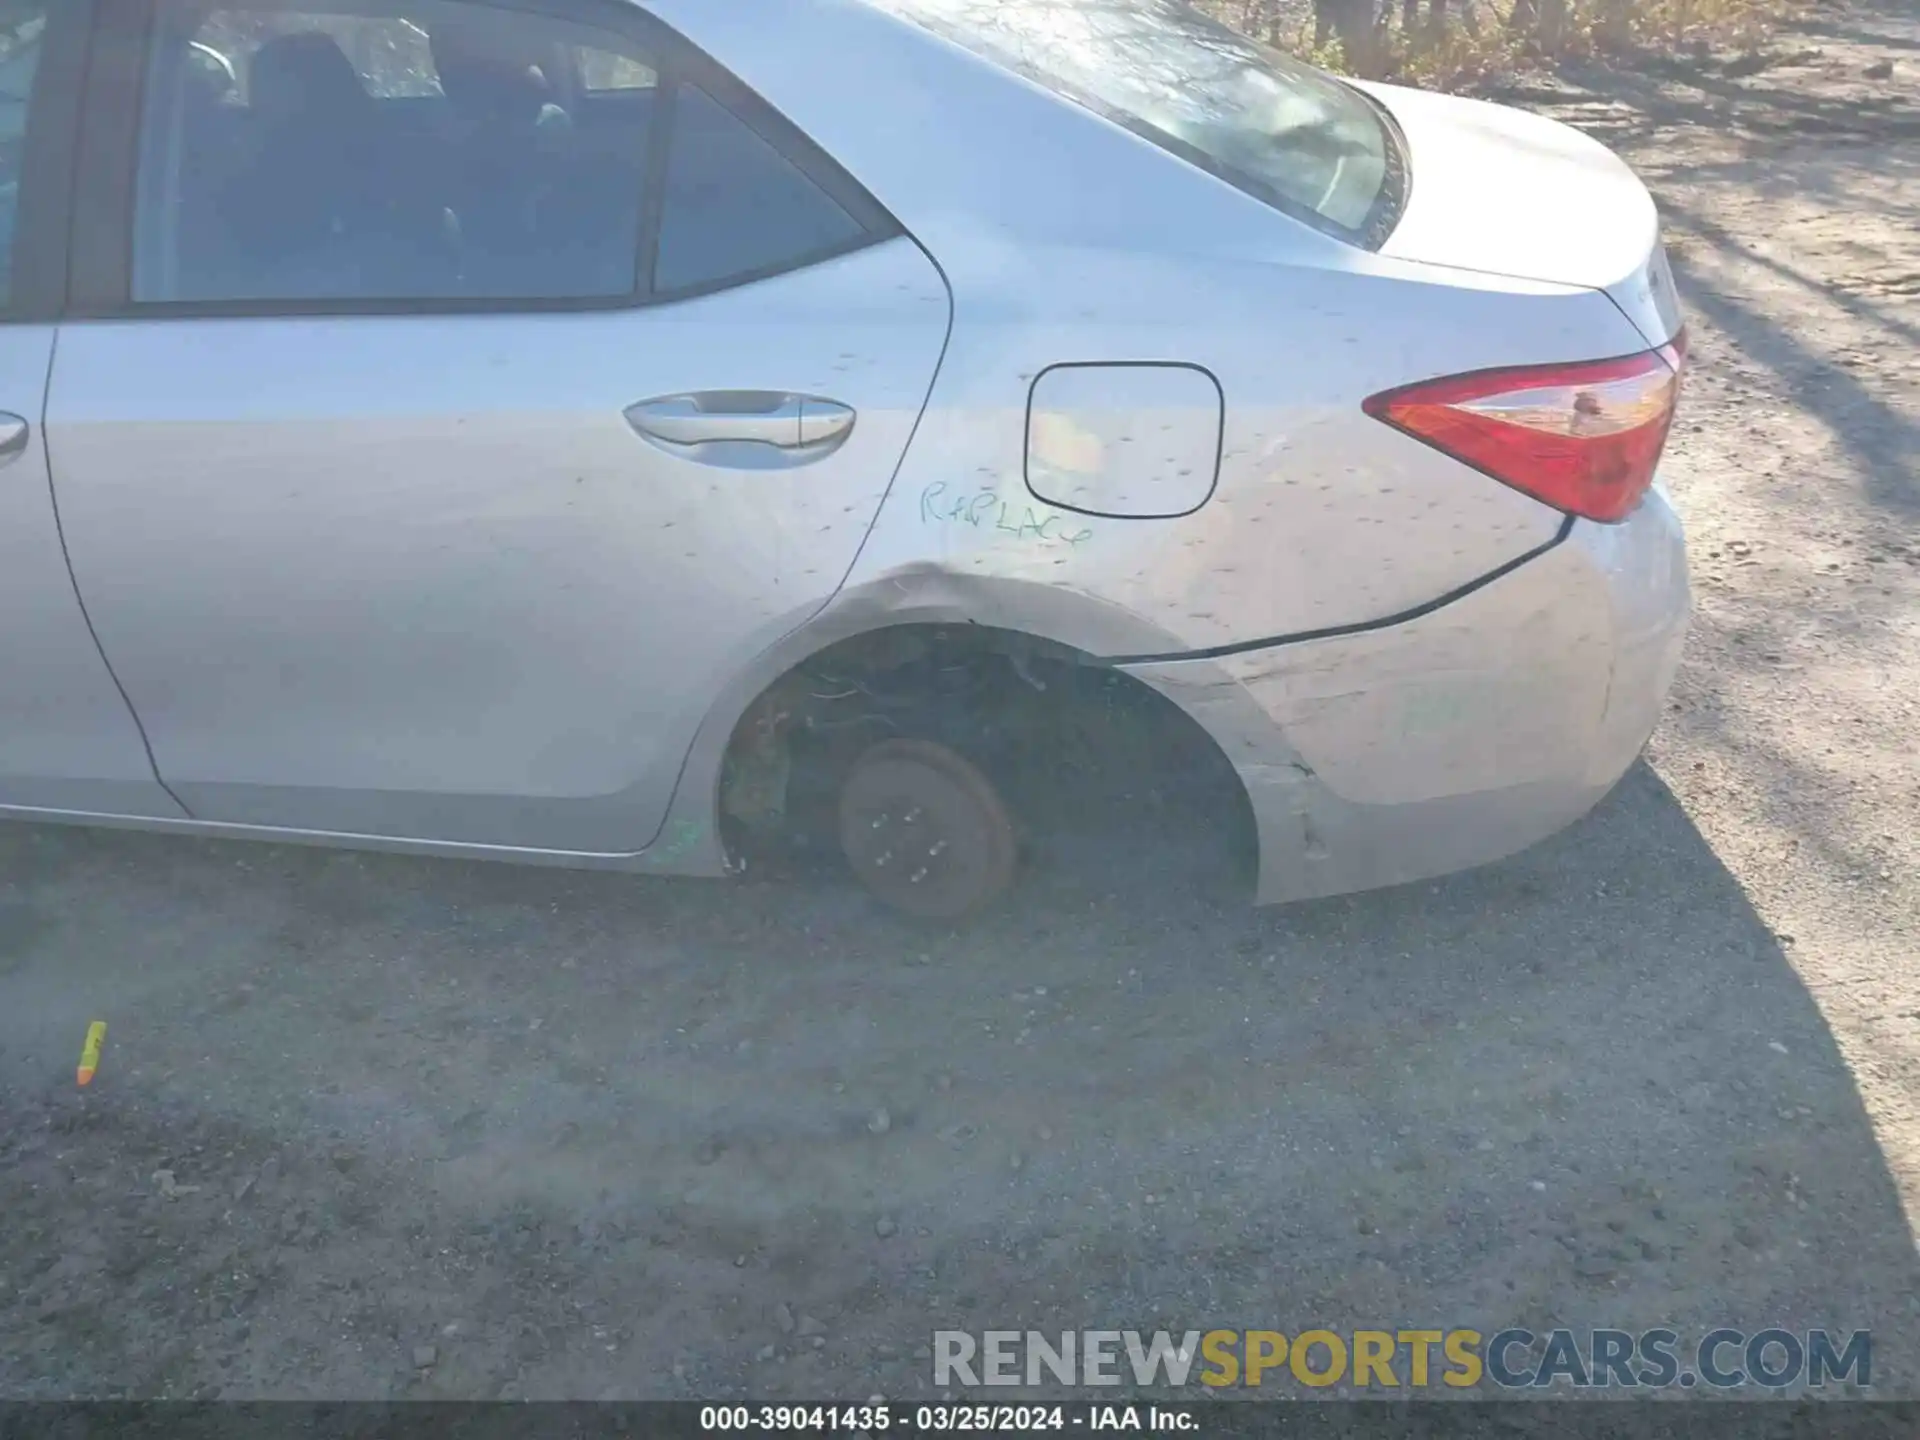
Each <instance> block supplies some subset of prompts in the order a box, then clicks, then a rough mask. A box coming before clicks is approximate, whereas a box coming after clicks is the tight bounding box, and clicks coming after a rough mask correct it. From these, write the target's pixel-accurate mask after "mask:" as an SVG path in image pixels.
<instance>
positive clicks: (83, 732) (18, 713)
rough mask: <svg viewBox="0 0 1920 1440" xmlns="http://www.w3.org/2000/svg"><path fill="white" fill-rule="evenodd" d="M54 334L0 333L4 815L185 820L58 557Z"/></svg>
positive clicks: (0, 762) (31, 329) (36, 330)
mask: <svg viewBox="0 0 1920 1440" xmlns="http://www.w3.org/2000/svg"><path fill="white" fill-rule="evenodd" d="M53 347H54V332H53V329H52V328H51V327H50V326H31V325H21V326H8V327H6V328H4V329H0V412H4V423H5V424H6V426H7V429H8V432H9V436H10V437H11V436H12V435H16V434H18V433H19V428H20V427H19V426H17V425H16V423H15V422H23V423H24V429H25V432H26V434H25V439H24V442H23V443H17V444H16V445H14V446H10V447H9V449H8V452H7V453H6V455H5V456H4V457H3V458H0V806H4V807H19V808H27V809H44V810H59V811H71V812H78V813H89V814H104V815H131V816H146V817H158V816H170V817H174V818H179V816H180V815H181V810H180V807H179V806H178V805H176V804H175V803H174V802H173V800H172V798H171V797H170V796H168V794H167V792H166V791H165V790H163V789H162V788H161V787H160V785H159V784H158V782H156V781H155V779H154V774H153V766H152V765H151V763H150V762H149V761H148V759H147V752H146V748H145V746H144V745H143V744H142V743H141V739H140V731H139V728H138V727H137V726H136V725H135V724H134V720H133V716H132V714H131V713H130V712H129V711H128V709H127V705H126V701H125V700H123V699H122V698H121V696H120V692H119V691H118V690H117V689H116V688H115V687H114V682H113V676H112V675H111V674H109V673H108V671H107V667H106V665H105V664H104V663H102V661H101V658H100V651H99V649H98V648H97V647H96V646H95V645H94V642H93V636H92V635H91V634H90V633H89V632H88V630H87V619H86V616H85V614H84V613H83V612H82V610H81V608H80V604H79V601H78V599H77V598H76V597H75V594H74V588H73V580H72V578H71V576H69V575H68V573H67V564H66V560H65V557H64V556H63V555H62V553H61V546H60V526H59V520H58V517H57V516H56V514H55V512H54V507H53V494H52V491H51V489H50V487H49V485H48V477H47V461H46V447H45V445H44V444H43V442H42V436H41V433H40V415H41V410H42V408H43V407H42V398H43V396H44V394H45V391H46V384H47V370H48V365H49V363H50V361H51V360H52V357H53Z"/></svg>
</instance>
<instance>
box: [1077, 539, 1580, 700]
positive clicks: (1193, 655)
mask: <svg viewBox="0 0 1920 1440" xmlns="http://www.w3.org/2000/svg"><path fill="white" fill-rule="evenodd" d="M1576 518H1577V517H1576V516H1572V515H1568V516H1567V517H1565V518H1564V519H1563V520H1561V522H1560V528H1559V529H1558V530H1557V531H1555V532H1554V536H1553V538H1552V539H1551V540H1549V541H1547V543H1546V544H1544V545H1539V546H1535V547H1534V548H1533V549H1531V550H1529V551H1527V553H1526V554H1524V555H1520V556H1516V557H1515V558H1514V559H1512V560H1509V561H1507V563H1506V564H1504V565H1502V566H1500V567H1498V568H1497V569H1493V570H1489V571H1488V572H1487V573H1486V574H1484V575H1482V576H1481V577H1480V578H1479V579H1478V580H1470V581H1468V582H1467V583H1466V584H1465V585H1462V586H1461V587H1460V588H1459V589H1458V590H1449V591H1448V592H1447V593H1446V594H1444V595H1442V596H1440V597H1439V598H1438V599H1436V600H1429V601H1427V603H1426V604H1424V605H1416V606H1414V607H1413V608H1412V609H1411V610H1402V611H1401V612H1400V613H1399V614H1398V615H1388V616H1386V617H1385V618H1384V619H1380V620H1358V621H1355V622H1354V623H1353V624H1351V625H1330V626H1328V627H1327V628H1326V629H1324V630H1302V631H1300V632H1298V633H1297V634H1293V635H1274V636H1270V637H1268V638H1267V639H1265V640H1242V641H1240V642H1238V643H1237V644H1233V645H1213V646H1209V647H1208V648H1207V649H1205V650H1180V651H1175V652H1174V653H1172V654H1168V655H1114V656H1108V657H1106V658H1104V659H1102V660H1099V661H1096V662H1095V663H1096V664H1100V665H1112V666H1121V665H1165V664H1169V663H1171V662H1173V661H1176V660H1219V659H1222V658H1224V657H1225V656H1228V655H1244V654H1246V653H1247V652H1248V651H1249V650H1278V649H1279V648H1280V647H1281V646H1282V645H1304V644H1305V643H1306V642H1307V641H1309V640H1334V639H1338V638H1339V637H1341V636H1343V635H1365V634H1366V633H1367V632H1368V631H1371V630H1390V629H1392V628H1393V627H1394V626H1395V625H1405V624H1407V623H1408V622H1409V621H1412V620H1419V619H1421V618H1423V617H1424V616H1428V615H1431V614H1433V612H1434V611H1436V610H1444V609H1445V608H1446V607H1447V606H1449V605H1451V604H1453V602H1454V601H1456V600H1464V599H1466V598H1467V596H1469V595H1471V594H1473V592H1474V591H1476V590H1484V589H1485V588H1486V587H1487V586H1489V585H1491V584H1493V582H1494V581H1496V580H1498V579H1501V578H1502V577H1503V576H1507V575H1511V574H1512V573H1513V572H1514V571H1516V570H1518V569H1519V568H1520V567H1521V566H1522V565H1526V564H1529V563H1531V562H1532V561H1535V560H1538V559H1539V558H1540V557H1541V556H1542V555H1544V554H1546V553H1547V552H1548V551H1549V550H1551V549H1553V548H1554V547H1555V546H1557V545H1559V544H1560V543H1561V542H1562V541H1563V540H1565V539H1566V538H1567V536H1569V535H1571V534H1572V533H1573V522H1574V520H1575V519H1576Z"/></svg>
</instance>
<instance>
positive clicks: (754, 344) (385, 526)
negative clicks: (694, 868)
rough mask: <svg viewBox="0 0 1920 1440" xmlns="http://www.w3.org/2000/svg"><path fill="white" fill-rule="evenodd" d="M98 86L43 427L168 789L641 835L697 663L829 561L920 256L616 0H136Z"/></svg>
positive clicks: (222, 813)
mask: <svg viewBox="0 0 1920 1440" xmlns="http://www.w3.org/2000/svg"><path fill="white" fill-rule="evenodd" d="M103 3H104V0H103ZM195 47H200V48H198V49H196V48H195ZM206 49H212V50H214V51H216V52H218V54H219V55H220V56H221V57H223V58H224V60H225V61H226V62H227V63H228V64H229V65H230V66H231V68H232V71H233V74H234V82H233V83H232V84H230V85H229V84H227V83H226V82H225V81H223V80H222V78H221V76H222V74H223V73H224V72H223V71H222V69H221V67H220V66H219V65H217V64H214V65H210V64H208V63H207V61H206V59H205V57H204V53H203V52H204V50H206ZM93 87H94V88H93V89H92V91H90V94H89V105H90V107H93V113H94V115H95V117H96V118H95V122H94V123H93V124H91V125H90V127H89V137H90V148H89V151H88V154H87V156H86V162H85V163H86V166H87V173H88V175H89V176H90V177H91V178H92V180H93V187H92V189H90V191H89V193H88V194H87V195H85V196H83V197H82V204H83V211H82V214H81V217H80V219H81V228H82V234H83V235H85V236H91V237H95V238H93V239H92V240H91V241H83V244H82V247H81V253H80V255H79V256H78V258H77V260H76V267H77V273H76V277H75V289H76V295H75V304H76V307H77V308H79V309H80V310H81V312H82V314H83V315H84V316H85V317H86V318H82V319H76V320H75V321H74V322H72V323H70V324H69V325H68V326H67V327H66V328H65V330H64V331H63V333H62V336H61V341H60V355H59V359H58V362H57V365H56V367H55V370H54V376H53V383H52V394H51V399H50V403H49V408H48V413H47V433H48V439H49V443H50V445H51V450H52V455H53V465H54V472H55V475H56V478H57V485H58V493H59V498H60V505H61V513H62V517H63V520H64V522H65V527H66V535H67V543H68V547H69V550H70V553H71V557H72V561H73V567H74V574H75V577H76V580H77V583H78V586H79V589H80V592H81V594H82V595H83V596H84V597H85V599H86V602H87V605H88V608H89V611H90V613H91V614H92V616H93V620H94V625H95V628H96V629H97V631H98V634H99V637H100V643H101V646H102V648H103V650H104V652H105V654H106V656H107V658H108V660H109V661H110V662H111V663H112V665H113V667H114V670H115V672H116V673H117V675H118V676H119V678H120V681H121V683H122V684H123V685H124V686H125V688H126V691H127V693H128V695H129V696H130V697H131V700H132V703H133V706H134V708H135V710H136V711H137V712H138V714H139V716H140V718H141V720H142V722H143V724H144V725H145V728H146V731H147V735H148V737H149V739H150V741H151V744H152V747H153V753H154V757H155V760H156V763H157V765H158V767H159V770H160V773H161V775H162V776H163V777H164V778H165V780H166V781H167V783H168V785H169V787H170V788H171V789H172V790H173V791H174V793H176V794H177V795H179V797H180V798H181V800H182V802H183V803H184V804H185V805H187V807H188V808H189V809H190V810H191V811H192V812H193V814H194V815H195V816H196V817H198V818H201V819H205V820H213V821H223V822H232V823H242V824H254V825H266V826H275V827H288V828H295V829H302V830H316V831H327V832H343V833H349V834H364V835H375V836H399V837H410V838H416V839H426V840H436V841H443V842H459V843H467V844H478V845H496V846H510V847H516V848H534V849H544V850H556V851H580V852H602V853H604V852H627V851H633V850H637V849H640V848H642V847H644V846H645V845H646V844H647V843H648V841H649V840H650V839H651V838H652V837H653V835H654V833H655V831H656V830H657V828H658V824H659V822H660V819H661V817H662V815H663V813H664V810H665V807H666V804H667V801H668V799H669V798H670V795H671V791H672V789H673V785H674V782H675V779H676V777H677V774H678V770H679V767H680V763H681V761H682V759H683V757H684V755H685V753H686V749H687V746H688V745H689V743H690V742H691V738H692V734H693V731H694V729H695V727H696V726H697V724H698V721H699V719H700V717H701V715H702V713H703V712H704V710H705V708H706V705H707V704H708V702H709V701H710V700H711V699H712V697H713V695H714V692H715V690H716V688H717V687H718V685H719V684H720V683H721V681H722V679H723V677H725V676H726V675H728V674H729V673H730V672H731V671H732V670H733V669H734V668H735V667H737V666H738V665H740V664H741V663H742V662H743V661H744V660H745V659H746V658H748V657H749V656H750V655H752V654H753V653H754V652H756V651H757V650H759V649H760V648H762V647H763V646H764V645H766V644H768V643H770V642H771V641H772V640H774V639H776V638H777V637H778V636H779V635H781V634H783V633H785V632H786V631H787V630H789V629H790V628H792V627H793V626H795V625H796V624H798V623H800V622H802V621H803V620H805V619H806V618H807V617H808V616H810V615H811V614H813V613H814V612H816V611H817V610H818V609H819V608H820V607H821V606H822V605H824V604H825V603H826V601H827V600H828V599H829V598H831V596H832V595H833V593H834V591H835V590H836V588H837V587H838V586H839V584H840V582H841V579H842V578H843V576H844V575H845V574H846V572H847V570H848V568H849V566H850V565H851V563H852V561H853V559H854V557H855V555H856V553H857V551H858V549H859V547H860V544H861V542H862V540H863V539H864V537H865V535H866V532H867V529H868V527H869V525H870V523H871V521H872V519H873V516H874V515H875V513H876V511H877V510H878V508H879V505H880V502H881V500H882V499H883V498H884V496H885V493H886V491H887V488H888V485H889V484H890V482H891V479H892V476H893V472H894V469H895V467H896V466H897V464H898V462H899V460H900V458H901V455H902V453H903V451H904V449H905V446H906V443H907V439H908V436H909V434H910V433H911V430H912V427H913V425H914V423H915V421H916V420H917V418H918V415H919V412H920V409H921V407H922V404H923V403H924V400H925V397H926V394H927V391H928V389H929V387H930V386H931V384H932V380H933V374H934V370H935V367H936V365H937V362H938V358H939V355H940V351H941V347H942V345H943V343H944V340H945V334H946V327H947V320H948V308H949V307H948V299H947V294H946V290H945V287H944V284H943V283H942V281H941V279H940V277H939V275H938V272H937V271H936V270H935V269H934V267H933V266H932V264H931V263H930V262H929V261H928V259H927V258H926V257H925V255H924V254H923V253H922V252H921V251H920V250H919V249H918V247H917V246H915V245H914V244H913V243H912V242H911V241H910V240H908V239H906V238H904V237H903V236H901V235H900V234H899V233H898V231H897V228H896V227H895V226H894V225H893V224H892V222H891V221H890V220H889V219H888V217H887V216H886V215H885V214H884V212H882V211H881V210H880V209H879V207H878V206H877V205H876V204H875V203H874V202H873V201H872V200H871V198H870V197H868V196H866V195H865V194H864V193H863V192H861V191H860V190H859V189H858V187H856V186H854V185H853V184H852V183H851V182H850V181H848V180H847V179H846V178H845V177H844V176H843V175H842V174H840V172H838V171H837V170H836V169H835V167H833V166H832V164H831V163H830V162H829V161H828V160H827V159H826V158H825V157H824V156H822V155H820V154H819V153H818V152H817V151H815V150H814V149H813V147H811V146H810V145H808V144H807V142H806V141H805V140H804V138H803V137H801V136H799V135H798V134H796V133H794V132H793V131H792V130H791V129H790V127H788V126H786V125H785V124H784V123H783V122H782V121H781V120H780V119H779V118H778V117H777V116H775V115H773V114H771V113H769V112H768V111H767V110H766V109H765V108H764V107H763V106H761V105H760V104H758V103H757V102H756V101H755V100H754V98H753V97H752V96H750V95H748V94H746V93H744V92H743V91H742V90H741V89H740V87H739V86H738V85H737V83H735V82H732V81H731V80H730V79H729V77H727V76H726V74H725V73H724V72H723V71H721V70H720V69H719V68H718V67H716V66H714V65H713V64H711V63H709V62H707V61H706V60H704V59H703V58H702V57H700V56H698V55H696V54H693V53H691V52H690V51H689V50H687V49H686V48H685V47H684V46H682V45H681V44H680V43H679V42H678V41H677V40H676V38H675V37H673V36H671V35H670V34H667V33H665V32H663V31H661V30H660V29H658V28H657V27H655V26H654V25H652V24H651V23H650V22H649V21H648V20H647V19H646V17H645V16H644V15H643V14H642V13H641V12H640V11H638V10H636V9H634V8H632V7H630V6H627V5H624V4H618V3H609V4H597V3H591V0H579V3H571V0H554V3H542V4H539V5H531V6H530V5H524V4H523V5H520V6H517V7H516V8H514V9H512V10H507V9H499V10H495V9H491V8H490V7H483V6H476V5H472V4H465V3H452V0H404V3H401V0H293V3H281V0H251V3H249V4H242V5H239V6H236V7H234V8H224V9H213V10H209V8H208V7H207V6H206V5H205V4H204V3H199V0H123V3H115V4H113V5H112V7H111V12H110V25H109V30H108V32H107V33H106V34H104V35H103V37H102V39H101V41H100V43H99V46H98V53H97V55H96V61H95V66H94V72H93ZM129 197H130V198H129Z"/></svg>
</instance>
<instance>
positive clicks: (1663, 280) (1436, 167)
mask: <svg viewBox="0 0 1920 1440" xmlns="http://www.w3.org/2000/svg"><path fill="white" fill-rule="evenodd" d="M1360 88H1362V89H1364V90H1365V91H1366V92H1367V93H1368V94H1370V95H1372V96H1373V97H1374V98H1375V99H1377V100H1378V101H1380V103H1381V104H1382V105H1384V106H1386V108H1387V109H1388V110H1389V111H1390V112H1391V113H1392V115H1393V118H1394V119H1395V120H1396V121H1397V122H1398V123H1399V125H1400V129H1401V131H1402V133H1403V134H1404V135H1405V137H1406V148H1407V160H1408V165H1407V169H1408V173H1409V176H1410V181H1411V183H1410V185H1409V187H1408V197H1407V204H1406V208H1405V210H1404V211H1403V212H1402V214H1401V217H1400V222H1399V224H1398V225H1397V226H1395V228H1394V231H1393V234H1392V235H1391V236H1389V237H1388V239H1387V242H1386V244H1384V245H1383V246H1381V247H1380V253H1381V254H1383V255H1389V256H1394V257H1397V258H1399V259H1405V260H1414V261H1421V262H1425V263H1427V264H1431V265H1445V266H1449V267H1452V268H1455V269H1461V270H1476V271H1480V272H1482V273H1485V274H1493V275H1507V276H1511V277H1513V278H1515V279H1521V280H1542V281H1548V282H1550V283H1553V284H1559V285H1584V286H1588V287H1590V288H1592V289H1595V290H1604V291H1605V292H1606V293H1607V294H1608V295H1609V296H1610V297H1611V298H1612V299H1613V301H1614V303H1615V304H1617V305H1619V307H1620V308H1621V309H1622V310H1623V311H1624V312H1625V313H1626V316H1627V318H1628V319H1629V320H1631V321H1632V322H1633V324H1634V326H1635V328H1637V329H1638V330H1639V331H1640V332H1641V334H1642V335H1644V336H1645V337H1646V339H1647V342H1648V343H1649V344H1650V345H1660V344H1664V343H1665V342H1667V341H1668V340H1671V339H1672V338H1673V337H1674V335H1675V334H1677V333H1678V332H1679V329H1680V325H1681V317H1680V307H1679V301H1678V297H1677V296H1676V295H1675V293H1674V287H1673V276H1672V274H1671V272H1669V270H1668V268H1667V258H1666V253H1665V251H1664V250H1663V249H1662V247H1661V244H1660V220H1659V216H1658V214H1657V213H1656V212H1655V210H1654V204H1653V197H1652V196H1651V195H1649V194H1648V193H1647V187H1646V186H1645V185H1643V184H1642V183H1641V182H1640V178H1639V177H1638V176H1637V175H1635V174H1634V173H1633V171H1632V170H1631V169H1629V168H1628V166H1627V163H1626V162H1625V161H1624V160H1622V159H1621V158H1620V157H1619V156H1618V155H1615V154H1614V153H1613V152H1612V151H1611V150H1609V149H1608V148H1607V147H1606V146H1604V145H1602V144H1601V143H1600V142H1599V141H1598V140H1595V139H1593V138H1592V137H1591V136H1588V135H1584V134H1582V133H1581V132H1580V131H1578V130H1576V129H1574V128H1573V127H1572V126H1570V125H1563V124H1561V123H1559V122H1558V121H1556V120H1548V119H1546V118H1544V117H1543V116H1539V115H1530V114H1528V113H1527V112H1525V111H1523V110H1514V109H1511V108H1509V107H1507V106H1504V105H1494V104H1489V103H1488V102H1486V101H1484V100H1468V99H1464V98H1462V97H1460V96H1455V95H1437V94H1433V93H1431V92H1429V91H1425V90H1409V89H1406V88H1404V87H1401V86H1398V85H1378V84H1366V85H1362V86H1361V87H1360Z"/></svg>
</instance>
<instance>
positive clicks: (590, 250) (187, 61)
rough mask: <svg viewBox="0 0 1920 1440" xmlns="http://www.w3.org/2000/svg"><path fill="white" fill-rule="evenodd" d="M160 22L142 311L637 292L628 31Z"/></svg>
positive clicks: (403, 16)
mask: <svg viewBox="0 0 1920 1440" xmlns="http://www.w3.org/2000/svg"><path fill="white" fill-rule="evenodd" d="M0 3H4V0H0ZM402 5H404V13H401V10H402ZM389 6H391V7H392V8H391V9H389V8H388V7H389ZM158 11H159V24H158V26H157V29H156V40H155V43H154V48H153V56H152V61H151V73H150V74H149V76H148V83H147V87H146V99H145V102H144V103H145V111H144V115H143V119H142V132H141V141H140V160H139V177H138V184H137V190H136V205H135V221H134V246H133V274H132V298H133V299H134V300H135V301H136V302H165V301H275V300H281V301H287V302H300V301H316V300H319V301H325V300H346V301H372V302H406V301H411V300H440V301H449V300H450V301H458V300H463V299H470V300H477V301H492V300H541V299H553V300H569V299H594V298H617V297H620V296H625V295H629V294H632V293H633V292H634V290H635V287H636V283H637V277H636V274H635V271H636V268H637V266H638V263H639V254H640V215H641V195H642V190H643V186H644V179H645V170H646V157H647V152H648V139H647V137H648V133H649V131H650V129H651V126H652V124H653V120H654V114H655V111H654V105H653V103H652V102H653V97H654V93H655V88H654V87H655V84H656V79H657V73H658V72H657V69H656V66H655V62H654V57H652V56H650V55H648V54H646V53H645V52H644V50H643V49H642V48H641V47H638V46H636V45H635V44H633V43H632V42H631V41H629V40H627V39H626V38H624V37H622V36H619V35H614V34H611V33H606V32H602V31H599V30H594V29H589V28H586V27H582V26H578V25H573V24H569V23H566V22H563V21H559V20H555V19H552V18H549V17H543V16H537V15H531V14H527V13H525V12H519V11H511V10H500V9H492V8H489V7H483V6H479V5H473V4H467V3H455V0H308V3H307V5H306V6H301V5H300V4H299V3H298V0H296V5H295V7H294V8H289V7H288V6H287V5H285V4H282V3H277V0H256V5H255V6H254V7H249V8H241V7H235V8H228V9H220V10H215V11H211V12H209V11H208V10H207V9H206V8H205V5H204V3H203V0H159V5H158ZM0 13H4V12H0ZM595 76H601V77H605V78H606V79H607V80H609V81H610V82H611V83H610V84H608V85H606V86H605V87H604V88H605V89H607V90H609V91H610V92H613V95H617V103H615V101H614V99H613V98H611V97H603V96H602V95H601V94H599V93H598V92H599V89H600V88H602V87H595V86H593V85H592V83H591V81H592V79H593V77H595Z"/></svg>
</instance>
